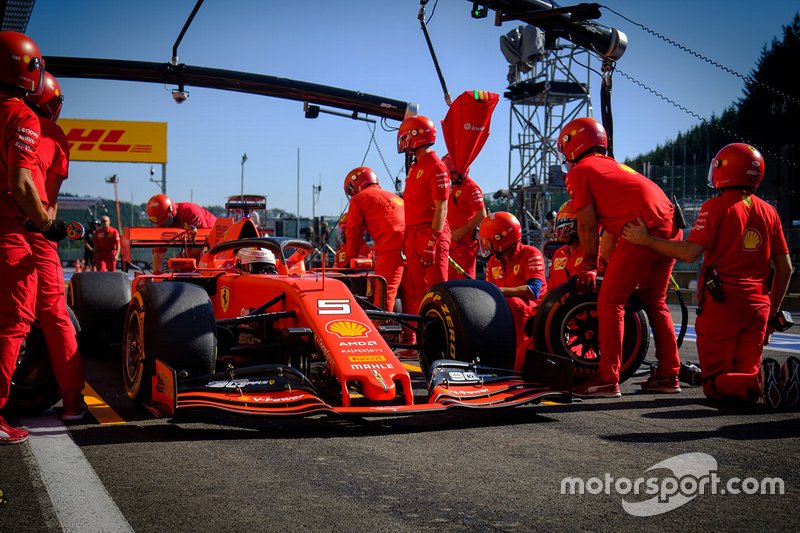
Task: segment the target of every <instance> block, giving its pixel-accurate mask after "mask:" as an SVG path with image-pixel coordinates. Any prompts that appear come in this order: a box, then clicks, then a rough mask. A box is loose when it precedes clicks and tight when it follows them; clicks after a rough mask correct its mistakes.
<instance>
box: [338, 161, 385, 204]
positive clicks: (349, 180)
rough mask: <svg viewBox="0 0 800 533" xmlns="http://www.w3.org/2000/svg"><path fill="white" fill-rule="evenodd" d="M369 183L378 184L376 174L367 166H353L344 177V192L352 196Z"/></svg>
mask: <svg viewBox="0 0 800 533" xmlns="http://www.w3.org/2000/svg"><path fill="white" fill-rule="evenodd" d="M370 185H378V176H377V175H376V174H375V172H374V171H373V170H372V169H371V168H369V167H358V168H354V169H353V170H351V171H350V172H348V173H347V176H346V177H345V178H344V193H345V194H346V195H347V196H348V197H350V198H352V197H353V196H355V195H356V194H358V193H360V192H361V191H363V190H364V189H366V188H367V187H369V186H370Z"/></svg>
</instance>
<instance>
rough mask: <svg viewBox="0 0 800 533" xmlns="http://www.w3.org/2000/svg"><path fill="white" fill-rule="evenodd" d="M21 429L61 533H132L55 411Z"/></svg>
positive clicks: (32, 420)
mask: <svg viewBox="0 0 800 533" xmlns="http://www.w3.org/2000/svg"><path fill="white" fill-rule="evenodd" d="M22 425H23V426H24V427H25V428H26V429H27V430H28V431H30V433H31V436H30V438H29V439H28V444H29V446H30V449H31V452H32V453H33V456H34V458H35V460H36V463H37V464H38V467H39V472H40V473H41V476H42V480H43V481H44V485H45V487H46V488H47V493H48V494H49V495H50V501H51V502H52V503H53V508H54V509H55V512H56V515H57V516H58V520H59V521H60V522H61V527H62V528H63V531H65V532H73V531H74V532H81V533H82V532H93V531H98V532H100V531H102V532H112V531H113V532H133V528H132V527H131V526H130V524H129V523H128V521H127V520H126V519H125V517H124V516H123V515H122V512H120V510H119V508H118V507H117V505H116V504H115V503H114V500H113V499H112V498H111V496H110V495H109V494H108V491H107V490H106V488H105V487H104V486H103V483H102V482H101V481H100V478H98V477H97V474H96V473H95V471H94V470H93V469H92V467H91V465H90V464H89V461H87V460H86V457H85V456H84V455H83V452H82V451H81V449H80V447H78V445H77V444H75V441H73V440H72V437H71V436H70V434H69V431H68V430H67V428H66V427H65V426H64V424H63V423H62V422H61V419H60V418H58V416H57V415H56V413H55V411H53V410H52V409H51V410H50V411H49V412H47V413H45V414H44V415H42V416H39V417H36V418H28V419H25V420H23V421H22Z"/></svg>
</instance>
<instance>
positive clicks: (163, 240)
mask: <svg viewBox="0 0 800 533" xmlns="http://www.w3.org/2000/svg"><path fill="white" fill-rule="evenodd" d="M213 231H214V230H212V229H197V230H196V229H191V230H185V229H181V228H156V227H142V228H131V227H128V228H125V231H124V233H123V235H122V261H123V262H125V263H129V262H130V261H131V250H132V249H133V248H201V249H202V248H203V247H204V246H206V245H207V243H208V240H209V236H210V235H211V233H212V232H213Z"/></svg>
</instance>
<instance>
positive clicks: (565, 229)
mask: <svg viewBox="0 0 800 533" xmlns="http://www.w3.org/2000/svg"><path fill="white" fill-rule="evenodd" d="M553 237H555V239H556V240H557V241H561V242H565V243H567V244H572V243H573V242H575V241H577V240H578V216H577V215H576V214H575V210H574V209H573V208H572V200H567V201H566V202H564V203H563V204H561V208H560V209H559V210H558V214H557V215H556V224H555V226H554V227H553Z"/></svg>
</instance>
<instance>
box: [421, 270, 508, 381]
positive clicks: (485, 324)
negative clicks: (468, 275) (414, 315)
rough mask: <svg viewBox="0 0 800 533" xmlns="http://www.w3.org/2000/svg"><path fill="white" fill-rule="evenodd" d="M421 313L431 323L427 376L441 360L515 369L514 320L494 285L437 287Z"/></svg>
mask: <svg viewBox="0 0 800 533" xmlns="http://www.w3.org/2000/svg"><path fill="white" fill-rule="evenodd" d="M420 315H422V316H423V317H424V318H425V319H427V320H425V322H424V323H423V328H422V349H421V350H420V365H421V366H422V370H423V372H424V373H425V376H426V377H429V375H430V367H431V364H432V363H433V362H434V361H436V360H437V359H454V360H457V361H465V362H472V361H475V362H480V363H481V364H482V365H486V366H491V367H495V368H503V369H509V370H510V369H513V368H514V357H515V345H516V337H515V335H514V320H513V318H512V317H511V311H509V309H508V304H507V303H506V299H505V297H504V296H503V294H502V293H501V292H500V289H498V288H497V287H496V286H495V285H493V284H491V283H489V282H486V281H481V280H470V279H465V280H455V281H447V282H445V283H440V284H438V285H434V286H433V287H431V288H430V289H429V290H428V292H427V293H426V294H425V297H424V298H423V299H422V303H421V304H420Z"/></svg>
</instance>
